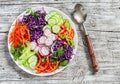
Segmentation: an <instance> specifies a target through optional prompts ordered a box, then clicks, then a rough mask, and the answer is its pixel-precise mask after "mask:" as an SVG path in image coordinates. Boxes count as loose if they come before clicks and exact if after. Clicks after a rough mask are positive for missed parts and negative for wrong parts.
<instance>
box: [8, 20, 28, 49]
mask: <svg viewBox="0 0 120 84" xmlns="http://www.w3.org/2000/svg"><path fill="white" fill-rule="evenodd" d="M13 27H14V28H13V30H12V32H11V33H10V40H9V42H10V43H12V45H13V46H14V47H17V46H18V45H19V44H20V43H25V44H26V43H27V42H28V41H30V33H29V29H28V27H27V26H26V25H25V24H22V23H21V22H19V21H18V20H17V21H16V22H15V24H14V25H13Z"/></svg>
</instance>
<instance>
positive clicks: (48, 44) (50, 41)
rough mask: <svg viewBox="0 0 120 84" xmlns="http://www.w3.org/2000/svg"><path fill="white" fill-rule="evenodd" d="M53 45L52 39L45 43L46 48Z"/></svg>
mask: <svg viewBox="0 0 120 84" xmlns="http://www.w3.org/2000/svg"><path fill="white" fill-rule="evenodd" d="M52 44H53V40H52V39H51V38H47V39H46V41H45V45H46V46H51V45H52Z"/></svg>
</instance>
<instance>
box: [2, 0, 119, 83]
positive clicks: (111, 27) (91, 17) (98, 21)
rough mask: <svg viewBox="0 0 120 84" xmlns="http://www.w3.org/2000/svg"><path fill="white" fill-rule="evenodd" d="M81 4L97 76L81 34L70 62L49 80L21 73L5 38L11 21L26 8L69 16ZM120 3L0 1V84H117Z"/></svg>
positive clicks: (93, 0) (98, 0)
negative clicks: (47, 8)
mask: <svg viewBox="0 0 120 84" xmlns="http://www.w3.org/2000/svg"><path fill="white" fill-rule="evenodd" d="M76 3H81V4H82V5H83V6H84V7H85V8H86V10H87V12H88V17H87V21H86V22H85V26H86V28H87V30H88V32H89V35H90V37H91V41H92V44H93V47H94V51H95V54H96V58H97V61H98V65H99V72H98V73H97V74H95V75H93V74H92V66H91V62H90V57H89V53H88V51H87V47H86V43H85V41H84V36H83V33H82V30H81V29H79V28H78V26H77V25H76V29H77V33H78V36H79V39H78V40H79V43H78V50H77V54H76V56H75V58H74V59H73V62H72V63H71V64H70V65H69V66H68V67H67V68H66V69H65V70H63V71H62V72H60V73H58V74H56V75H54V76H50V77H37V76H33V75H30V74H27V73H26V72H24V71H23V70H21V69H20V68H19V67H18V66H17V65H16V64H15V63H14V62H13V60H12V59H11V57H10V55H9V52H8V48H7V34H8V31H9V28H10V26H11V24H12V22H13V21H14V20H15V18H16V17H17V16H18V15H19V14H20V13H22V12H23V11H24V10H26V9H27V8H29V7H39V6H40V5H45V6H51V7H55V8H58V9H60V10H61V11H63V12H64V13H66V14H67V15H69V16H70V13H71V12H72V11H73V8H74V5H75V4H76ZM119 55H120V1H119V0H19V1H17V0H0V84H19V83H20V84H33V83H34V84H68V83H69V84H120V56H119Z"/></svg>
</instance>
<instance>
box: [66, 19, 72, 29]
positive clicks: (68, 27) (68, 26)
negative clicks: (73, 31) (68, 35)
mask: <svg viewBox="0 0 120 84" xmlns="http://www.w3.org/2000/svg"><path fill="white" fill-rule="evenodd" d="M65 25H66V27H67V29H68V30H70V26H71V25H70V22H69V20H68V19H66V23H65Z"/></svg>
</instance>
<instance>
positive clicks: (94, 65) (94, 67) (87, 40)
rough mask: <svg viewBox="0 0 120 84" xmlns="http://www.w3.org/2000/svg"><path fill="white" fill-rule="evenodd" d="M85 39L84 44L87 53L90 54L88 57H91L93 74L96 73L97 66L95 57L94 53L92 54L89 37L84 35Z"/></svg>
mask: <svg viewBox="0 0 120 84" xmlns="http://www.w3.org/2000/svg"><path fill="white" fill-rule="evenodd" d="M85 38H86V42H87V46H88V51H89V54H90V57H91V61H92V64H93V69H94V71H95V72H98V64H97V61H96V57H95V53H94V50H93V47H92V43H91V40H90V36H89V35H85Z"/></svg>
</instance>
